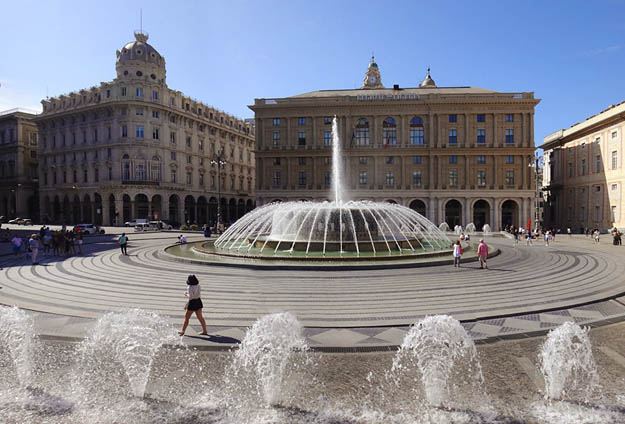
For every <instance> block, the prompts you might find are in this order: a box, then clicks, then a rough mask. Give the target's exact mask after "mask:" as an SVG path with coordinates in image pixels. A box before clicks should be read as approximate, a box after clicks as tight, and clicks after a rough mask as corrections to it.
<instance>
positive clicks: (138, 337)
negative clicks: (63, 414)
mask: <svg viewBox="0 0 625 424" xmlns="http://www.w3.org/2000/svg"><path fill="white" fill-rule="evenodd" d="M180 340H181V339H180V337H179V336H178V334H177V332H176V330H175V329H174V328H173V327H172V325H171V324H170V323H169V322H168V321H167V319H165V318H163V317H161V316H160V315H158V314H155V313H153V312H147V311H144V310H141V309H131V310H128V311H125V312H109V313H107V314H105V315H103V316H102V317H101V318H100V319H99V320H98V321H97V323H96V325H95V327H94V328H93V329H92V330H91V332H90V334H89V335H88V336H87V338H86V339H85V340H84V341H83V342H82V343H81V346H80V348H79V357H80V359H79V360H80V363H81V365H82V366H83V367H84V368H85V369H86V370H92V369H93V368H92V367H93V366H95V367H97V363H98V362H99V361H102V360H107V359H108V358H111V359H113V360H115V361H116V362H118V363H119V364H121V365H122V367H123V369H124V372H125V374H126V376H127V377H128V382H129V384H130V389H131V391H132V394H133V395H135V396H138V397H143V395H144V393H145V387H146V384H147V382H148V377H149V375H150V370H151V368H152V362H153V361H154V357H155V355H156V353H157V351H158V350H159V349H160V348H161V347H162V346H163V345H165V344H174V345H175V344H180ZM109 355H110V356H109ZM96 377H97V376H96ZM95 383H96V384H97V383H98V382H97V381H96V382H95Z"/></svg>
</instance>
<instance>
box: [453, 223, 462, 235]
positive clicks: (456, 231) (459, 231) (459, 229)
mask: <svg viewBox="0 0 625 424" xmlns="http://www.w3.org/2000/svg"><path fill="white" fill-rule="evenodd" d="M454 233H456V234H457V235H460V234H462V225H456V226H455V227H454Z"/></svg>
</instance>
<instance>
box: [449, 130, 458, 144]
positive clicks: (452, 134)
mask: <svg viewBox="0 0 625 424" xmlns="http://www.w3.org/2000/svg"><path fill="white" fill-rule="evenodd" d="M457 143H458V132H457V130H449V144H457Z"/></svg>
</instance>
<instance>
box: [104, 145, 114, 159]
mask: <svg viewBox="0 0 625 424" xmlns="http://www.w3.org/2000/svg"><path fill="white" fill-rule="evenodd" d="M106 157H107V158H108V159H111V158H112V157H113V150H111V148H110V147H109V148H107V149H106Z"/></svg>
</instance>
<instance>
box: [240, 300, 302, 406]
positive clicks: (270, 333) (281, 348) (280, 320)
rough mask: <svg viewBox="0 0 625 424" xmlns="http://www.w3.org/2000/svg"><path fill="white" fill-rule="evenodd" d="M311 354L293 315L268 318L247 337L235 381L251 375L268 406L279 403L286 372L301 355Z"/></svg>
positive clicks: (260, 319)
mask: <svg viewBox="0 0 625 424" xmlns="http://www.w3.org/2000/svg"><path fill="white" fill-rule="evenodd" d="M307 350H308V345H307V344H306V340H305V338H304V336H303V335H302V326H301V324H300V323H299V321H298V320H297V318H296V317H295V315H293V314H292V313H290V312H281V313H275V314H270V315H265V316H263V317H261V318H259V319H258V320H257V321H256V322H255V323H254V325H253V326H252V328H250V329H249V330H248V332H247V333H246V334H245V338H244V339H243V341H242V342H241V347H240V348H239V349H238V350H237V352H236V353H235V356H234V360H233V363H232V367H231V368H232V370H233V374H234V376H235V377H244V375H245V374H247V375H248V376H250V375H251V377H252V380H253V381H255V382H256V385H257V390H258V391H259V392H260V394H261V395H262V397H263V400H264V404H265V405H266V406H270V405H275V404H277V403H279V402H280V401H281V400H282V399H281V395H282V390H283V385H284V377H285V372H286V369H287V367H288V365H289V364H290V363H291V360H292V359H293V356H294V355H295V354H296V353H297V352H305V351H307Z"/></svg>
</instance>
